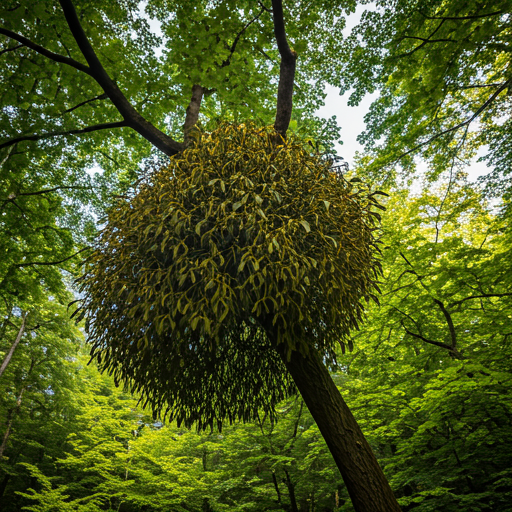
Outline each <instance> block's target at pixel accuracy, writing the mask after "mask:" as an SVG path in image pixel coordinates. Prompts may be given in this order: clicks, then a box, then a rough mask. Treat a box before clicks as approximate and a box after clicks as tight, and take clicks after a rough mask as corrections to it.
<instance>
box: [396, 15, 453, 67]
mask: <svg viewBox="0 0 512 512" xmlns="http://www.w3.org/2000/svg"><path fill="white" fill-rule="evenodd" d="M444 22H445V20H442V21H441V23H439V25H438V26H437V27H436V28H435V29H434V31H433V32H431V33H430V34H429V35H428V36H427V38H426V39H423V42H422V43H421V44H420V45H418V46H416V48H413V49H412V50H410V51H408V52H405V53H401V54H400V55H397V56H396V57H394V58H395V59H399V58H401V57H409V56H410V55H412V54H413V53H414V52H416V51H418V50H419V49H420V48H423V47H424V46H425V45H426V44H427V42H428V41H429V40H430V38H431V37H432V36H433V35H434V34H435V33H436V32H437V31H438V30H439V29H440V28H441V27H442V26H443V23H444ZM407 37H409V36H401V37H400V38H399V39H398V44H400V43H401V42H402V41H403V40H404V39H406V38H407Z"/></svg>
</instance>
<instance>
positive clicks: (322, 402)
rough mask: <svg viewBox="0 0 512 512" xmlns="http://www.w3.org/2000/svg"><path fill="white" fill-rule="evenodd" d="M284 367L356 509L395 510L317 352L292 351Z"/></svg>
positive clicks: (374, 461) (366, 511)
mask: <svg viewBox="0 0 512 512" xmlns="http://www.w3.org/2000/svg"><path fill="white" fill-rule="evenodd" d="M282 348H283V345H282V344H281V345H278V346H277V351H278V352H279V355H280V356H281V358H282V360H283V362H284V364H285V365H286V368H287V369H288V371H289V372H290V374H291V376H292V377H293V380H294V381H295V384H296V386H297V388H298V390H299V392H300V394H301V396H302V398H303V399H304V402H305V403H306V405H307V406H308V409H309V412H310V413H311V415H312V416H313V419H314V420H315V421H316V424H317V425H318V428H319V429H320V432H321V433H322V436H323V437H324V439H325V441H326V443H327V446H328V447H329V450H330V452H331V454H332V456H333V457H334V461H335V462H336V465H337V466H338V469H339V470H340V473H341V476H342V477H343V481H344V482H345V485H346V486H347V490H348V492H349V495H350V498H351V500H352V504H353V505H354V508H355V510H356V511H357V512H399V511H400V507H399V506H398V503H397V501H396V498H395V496H394V494H393V491H392V490H391V487H390V486H389V483H388V481H387V480H386V477H385V476H384V473H383V472H382V469H381V468H380V466H379V463H378V462H377V459H376V458H375V455H374V454H373V452H372V449H371V448H370V445H369V444H368V442H367V441H366V439H365V438H364V435H363V433H362V431H361V429H360V428H359V425H358V424H357V422H356V420H355V418H354V416H353V415H352V413H351V412H350V410H349V408H348V407H347V404H346V403H345V401H344V400H343V398H342V397H341V395H340V392H339V391H338V388H337V387H336V385H335V384H334V382H333V380H332V378H331V376H330V374H329V371H328V370H327V368H326V367H325V365H324V364H323V363H322V361H321V359H320V357H319V356H318V354H316V353H315V354H310V356H309V357H307V358H306V357H303V356H302V355H301V354H300V353H298V352H296V351H294V352H292V355H291V358H290V360H289V361H288V360H287V358H286V354H285V353H284V351H283V349H282Z"/></svg>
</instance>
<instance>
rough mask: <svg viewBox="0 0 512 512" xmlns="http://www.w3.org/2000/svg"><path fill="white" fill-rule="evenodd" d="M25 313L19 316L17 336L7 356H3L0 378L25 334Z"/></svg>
mask: <svg viewBox="0 0 512 512" xmlns="http://www.w3.org/2000/svg"><path fill="white" fill-rule="evenodd" d="M27 314H28V313H27V312H26V311H25V312H24V313H23V315H21V326H20V328H19V330H18V335H17V336H16V339H15V340H14V343H13V344H12V345H11V348H10V350H9V352H8V353H7V355H6V356H5V358H4V360H3V362H2V366H0V377H1V376H2V374H3V373H4V371H5V369H6V368H7V365H8V364H9V363H10V362H11V359H12V356H13V354H14V351H15V350H16V347H17V346H18V345H19V343H20V341H21V337H22V336H23V333H24V332H25V320H26V318H27Z"/></svg>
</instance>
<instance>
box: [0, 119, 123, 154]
mask: <svg viewBox="0 0 512 512" xmlns="http://www.w3.org/2000/svg"><path fill="white" fill-rule="evenodd" d="M124 126H128V123H127V122H126V121H117V122H115V123H101V124H94V125H92V126H87V127H86V128H79V129H76V130H68V131H60V132H48V133H41V134H39V135H37V134H33V135H21V136H20V137H16V138H14V139H9V140H8V141H5V142H3V143H2V144H0V149H3V148H7V147H9V146H12V145H14V144H18V142H22V141H24V140H42V139H50V138H52V137H59V136H64V135H80V134H82V133H90V132H95V131H98V130H108V129H112V128H122V127H124Z"/></svg>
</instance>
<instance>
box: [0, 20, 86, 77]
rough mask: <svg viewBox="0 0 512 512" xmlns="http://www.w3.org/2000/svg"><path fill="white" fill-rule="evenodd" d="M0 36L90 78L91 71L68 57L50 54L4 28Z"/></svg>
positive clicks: (0, 28)
mask: <svg viewBox="0 0 512 512" xmlns="http://www.w3.org/2000/svg"><path fill="white" fill-rule="evenodd" d="M0 34H3V35H4V36H7V37H10V38H11V39H14V40H15V41H18V42H19V43H21V44H22V45H24V46H26V47H27V48H30V49H31V50H34V51H36V52H37V53H39V54H41V55H43V56H44V57H47V58H49V59H51V60H53V61H55V62H61V63H62V64H67V65H68V66H71V67H73V68H75V69H78V70H79V71H83V72H84V73H87V74H88V75H90V76H92V73H91V70H90V69H89V68H88V67H87V66H85V65H84V64H82V63H81V62H78V61H77V60H75V59H71V58H70V57H65V56H64V55H60V54H59V53H54V52H51V51H50V50H47V49H46V48H44V47H43V46H40V45H38V44H36V43H34V42H32V41H30V40H29V39H27V38H26V37H23V36H22V35H20V34H17V33H16V32H13V31H12V30H8V29H6V28H2V27H0Z"/></svg>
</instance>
